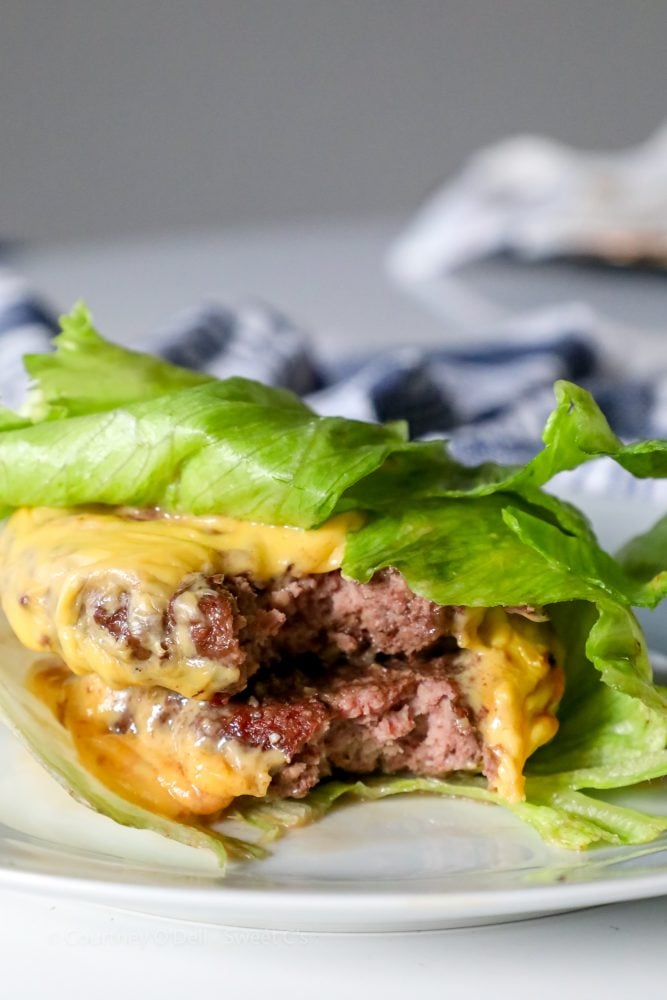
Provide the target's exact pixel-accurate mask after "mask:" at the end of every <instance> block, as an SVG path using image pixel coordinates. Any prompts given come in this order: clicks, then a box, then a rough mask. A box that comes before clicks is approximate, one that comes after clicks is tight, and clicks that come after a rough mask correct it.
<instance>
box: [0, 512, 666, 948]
mask: <svg viewBox="0 0 667 1000" xmlns="http://www.w3.org/2000/svg"><path fill="white" fill-rule="evenodd" d="M587 506H588V507H589V509H590V511H591V512H592V513H593V514H594V516H595V520H596V522H597V523H598V524H599V525H600V527H601V529H602V534H603V535H604V536H605V540H606V541H607V542H608V543H610V544H613V543H615V542H617V541H619V540H620V539H621V538H622V536H623V535H627V534H629V533H631V532H633V531H635V530H641V528H642V527H643V526H644V525H646V524H647V523H650V521H651V520H652V518H653V517H654V516H655V515H656V512H655V511H650V510H647V508H646V505H643V506H642V508H641V509H638V508H636V507H633V505H632V504H630V503H627V502H626V503H624V504H623V505H619V504H614V505H611V504H609V503H607V504H605V503H594V504H591V503H588V504H587ZM650 633H651V638H652V641H653V643H654V644H656V642H657V644H658V648H659V649H663V650H667V616H666V615H664V614H661V613H658V614H657V615H656V616H654V617H653V620H652V622H651V626H650ZM0 759H1V760H2V769H1V773H0V884H2V885H6V886H13V887H15V888H19V887H20V888H23V889H26V890H29V891H33V892H39V893H49V894H52V895H55V896H56V897H60V898H64V897H67V898H69V899H73V898H79V899H86V900H89V901H92V902H95V903H99V904H105V905H111V906H117V907H123V908H126V909H132V910H137V911H141V912H145V913H152V914H159V915H162V916H170V917H176V918H179V919H184V920H194V921H203V922H212V923H216V924H224V925H235V926H242V927H253V928H267V929H286V930H301V931H308V930H310V931H323V930H324V931H405V930H423V929H434V928H444V927H462V926H467V925H474V924H483V923H490V922H495V921H502V920H513V919H519V918H521V917H528V916H537V915H541V914H546V913H555V912H559V911H563V910H570V909H575V908H578V907H583V906H594V905H598V904H602V903H610V902H617V901H622V900H630V899H637V898H640V897H647V896H655V895H660V894H663V893H667V837H666V838H663V839H662V840H661V841H659V842H656V843H654V844H650V845H646V846H644V847H639V848H610V849H604V850H598V851H592V852H588V853H581V854H579V853H574V852H568V851H562V850H555V849H553V848H549V847H547V846H546V845H544V844H543V843H542V842H541V841H540V839H539V837H538V836H537V835H536V834H535V833H534V832H533V831H532V830H531V829H529V828H527V827H526V826H524V825H523V824H522V823H520V822H519V821H518V820H517V819H515V818H514V817H513V816H512V815H511V814H509V813H506V812H505V811H504V810H502V809H498V808H495V807H493V806H486V805H483V804H478V803H471V802H466V801H463V800H460V801H455V800H446V799H440V798H437V797H433V798H429V797H416V796H412V797H403V798H396V799H387V800H384V801H382V802H376V803H364V804H356V805H351V806H346V807H343V808H341V809H339V810H337V811H335V812H333V813H331V814H330V815H329V816H328V817H326V818H325V819H324V820H322V821H320V822H319V823H317V824H315V825H313V826H311V827H309V828H306V829H303V830H298V831H293V832H292V833H290V834H289V835H288V836H287V837H285V839H283V840H282V841H280V842H279V843H277V844H276V845H274V849H273V854H272V856H271V857H270V858H269V859H268V860H266V861H262V862H257V861H255V862H250V863H245V864H235V865H232V866H230V870H229V872H228V874H227V876H226V878H225V879H221V878H220V875H219V872H218V870H217V869H216V867H215V863H214V861H213V860H212V858H211V857H210V856H209V854H208V852H205V851H195V850H192V849H190V848H186V847H183V846H181V845H178V844H174V843H170V842H168V841H165V840H163V839H162V838H160V837H158V836H157V835H155V834H152V833H148V832H145V831H136V830H128V829H124V828H122V827H119V826H117V825H116V824H114V823H113V822H112V821H111V820H108V819H106V818H105V817H103V816H99V815H96V814H94V813H92V812H90V811H89V810H87V809H85V808H84V807H83V806H80V805H78V804H77V803H75V802H74V801H72V800H71V799H70V798H69V796H68V795H67V794H66V793H65V792H64V791H63V790H62V789H61V788H60V787H59V786H57V785H56V784H55V783H54V782H53V781H52V780H51V779H50V778H48V777H47V776H46V775H45V774H44V773H43V772H42V770H41V769H40V768H39V767H38V766H37V765H36V764H35V763H34V762H33V761H32V760H31V759H30V758H29V756H28V755H27V753H26V751H25V750H24V749H23V748H22V747H21V746H20V745H19V744H18V743H17V742H16V740H15V739H14V737H12V736H11V735H10V734H9V733H8V732H6V731H5V730H2V729H0ZM622 800H623V802H624V803H630V804H636V805H637V806H638V807H640V808H642V807H643V808H647V809H650V810H652V811H655V812H666V813H667V782H654V783H653V784H652V785H651V786H650V788H645V789H637V790H634V791H633V792H631V793H627V794H625V795H624V796H623V799H622Z"/></svg>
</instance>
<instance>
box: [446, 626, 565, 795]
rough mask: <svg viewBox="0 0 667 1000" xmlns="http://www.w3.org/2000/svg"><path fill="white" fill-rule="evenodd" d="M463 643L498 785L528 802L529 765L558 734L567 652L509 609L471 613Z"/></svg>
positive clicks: (545, 629) (468, 690) (469, 694)
mask: <svg viewBox="0 0 667 1000" xmlns="http://www.w3.org/2000/svg"><path fill="white" fill-rule="evenodd" d="M456 638H457V641H458V644H459V646H460V647H461V648H462V649H467V650H470V651H471V652H473V653H474V654H476V655H475V657H474V659H469V660H468V661H467V666H466V667H465V668H464V670H463V672H462V673H461V675H460V676H459V677H457V681H458V683H459V684H460V686H461V689H462V691H463V693H464V694H465V696H466V698H467V701H468V703H469V705H470V707H471V709H472V711H473V712H474V713H475V716H476V718H477V725H478V728H479V731H480V733H481V734H482V737H483V739H484V743H485V744H486V746H487V747H488V748H489V749H490V750H491V752H492V753H493V755H494V757H495V759H496V763H497V770H496V776H495V780H492V781H491V782H490V784H491V785H492V787H493V788H494V790H495V791H497V792H498V794H499V795H502V797H503V798H504V799H507V801H508V802H520V801H521V800H522V799H523V798H524V789H525V778H524V775H523V769H524V767H525V764H526V761H527V760H528V758H529V757H530V755H531V754H532V753H534V751H535V750H537V748H538V747H540V746H543V745H544V744H545V743H548V742H549V740H551V739H553V737H554V736H555V735H556V732H557V731H558V719H557V718H556V716H555V714H554V713H555V712H556V709H557V708H558V703H559V702H560V699H561V697H562V695H563V689H564V675H563V670H562V653H561V650H560V647H559V644H558V642H557V640H556V637H555V636H554V634H553V630H552V628H551V626H550V625H549V624H548V622H534V621H528V620H527V619H525V618H522V617H521V616H520V615H517V614H508V613H507V612H506V611H504V610H503V608H468V609H466V610H465V612H464V615H463V616H462V627H461V628H460V631H459V632H458V634H457V636H456Z"/></svg>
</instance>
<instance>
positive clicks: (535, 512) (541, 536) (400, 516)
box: [343, 493, 645, 607]
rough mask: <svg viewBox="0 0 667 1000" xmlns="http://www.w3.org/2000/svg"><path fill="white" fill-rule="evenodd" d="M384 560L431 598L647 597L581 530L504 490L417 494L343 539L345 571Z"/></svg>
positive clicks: (366, 571)
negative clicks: (420, 497)
mask: <svg viewBox="0 0 667 1000" xmlns="http://www.w3.org/2000/svg"><path fill="white" fill-rule="evenodd" d="M540 514H541V515H542V516H540ZM389 566H393V567H394V568H396V569H398V570H400V572H401V573H402V574H403V576H404V577H405V579H406V580H407V582H408V584H409V585H410V587H411V588H412V589H413V590H414V591H415V592H416V593H418V594H421V595H422V596H423V597H427V598H428V599H429V600H432V601H436V602H437V603H438V604H465V605H472V606H477V607H489V606H492V605H497V604H507V605H512V604H521V603H529V604H552V603H556V602H560V601H572V600H576V599H582V600H592V601H596V600H599V599H601V598H602V597H603V596H604V595H609V596H611V597H613V598H614V599H616V600H617V601H619V602H621V603H628V604H631V603H636V602H638V601H641V600H642V599H643V598H644V596H645V593H644V587H643V586H641V585H638V584H637V583H636V582H635V581H633V580H632V579H631V578H630V577H628V576H627V575H626V574H625V573H624V572H623V570H622V569H621V567H620V566H619V565H618V564H617V563H616V562H615V561H614V560H613V559H612V557H611V556H609V555H607V554H606V553H605V552H603V550H602V549H600V548H599V546H598V545H597V543H596V542H594V541H593V540H592V539H591V538H590V537H589V536H588V535H587V534H586V535H574V534H571V533H569V532H568V531H566V530H564V529H563V528H562V527H561V526H560V525H558V524H554V523H552V522H551V521H549V520H546V519H545V518H544V512H543V511H542V512H541V511H540V509H539V508H536V507H534V505H533V504H532V503H531V501H529V500H526V499H523V498H520V497H519V496H512V495H510V496H507V495H506V494H503V493H496V494H493V495H490V496H485V497H475V498H470V499H458V500H445V501H442V500H424V501H423V502H422V503H421V504H419V506H406V507H404V508H403V509H401V510H400V511H399V512H397V513H396V514H377V515H375V516H373V517H370V518H369V520H368V521H367V522H366V524H364V525H363V526H362V527H361V528H360V529H359V530H358V531H355V532H354V533H353V534H351V535H350V536H349V538H348V542H347V546H346V549H345V557H344V561H343V572H344V573H345V574H346V575H347V576H350V577H352V578H353V579H355V580H359V581H362V582H367V581H368V580H370V578H371V577H372V576H373V574H374V573H376V572H377V571H378V570H380V569H383V568H385V567H389Z"/></svg>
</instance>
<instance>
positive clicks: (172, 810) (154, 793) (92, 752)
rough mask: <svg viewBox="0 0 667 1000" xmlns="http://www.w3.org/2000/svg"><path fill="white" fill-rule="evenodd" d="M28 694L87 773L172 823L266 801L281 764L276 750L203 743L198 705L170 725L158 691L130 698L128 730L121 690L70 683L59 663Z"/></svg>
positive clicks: (87, 680) (93, 682)
mask: <svg viewBox="0 0 667 1000" xmlns="http://www.w3.org/2000/svg"><path fill="white" fill-rule="evenodd" d="M28 688H29V689H30V690H31V691H32V693H33V694H35V695H36V696H37V697H38V698H39V699H40V700H41V701H43V702H44V703H45V704H46V705H47V706H48V707H49V708H50V709H51V711H52V712H53V713H54V715H55V716H56V717H57V718H58V720H59V721H60V722H61V723H62V725H63V726H65V728H66V729H67V730H68V732H69V733H70V735H71V737H72V741H73V743H74V746H75V748H76V751H77V754H78V757H79V760H80V761H81V763H82V765H83V766H84V767H85V768H86V770H87V771H89V772H90V773H91V774H93V775H95V777H96V778H98V779H99V780H100V781H101V782H102V783H103V784H104V785H106V786H107V787H108V788H111V789H112V791H114V792H116V793H117V794H118V795H120V796H122V797H123V798H124V799H127V800H128V801H130V802H134V803H135V804H136V805H140V806H143V808H145V809H149V810H151V811H152V812H156V813H159V814H160V815H162V816H167V817H169V818H171V819H180V820H194V819H196V817H197V816H211V815H214V814H216V813H218V812H220V810H222V809H225V808H226V807H227V806H228V805H229V804H230V803H231V802H232V801H233V800H234V799H235V798H237V797H238V796H239V795H253V796H262V795H265V794H266V791H267V789H268V787H269V783H270V781H271V776H272V774H273V772H274V771H275V770H277V769H278V768H279V767H281V766H282V765H283V764H284V763H285V757H284V755H283V754H282V753H281V752H280V751H279V750H274V749H272V750H262V749H260V748H259V747H250V746H245V745H244V744H242V743H239V742H238V740H233V739H227V740H223V741H220V742H218V743H217V744H215V745H213V746H210V745H207V744H206V742H205V741H203V740H202V739H201V737H200V736H199V735H198V730H197V728H196V726H195V725H194V716H195V715H196V712H197V711H198V709H199V707H200V706H199V705H198V703H197V702H190V703H186V704H185V706H184V707H182V708H181V709H180V711H179V713H178V715H177V717H176V719H170V718H169V717H168V714H167V717H165V713H164V711H163V708H164V702H163V698H164V695H165V693H166V692H164V691H157V690H156V689H153V690H146V691H142V692H141V694H140V696H139V697H136V696H135V697H134V698H133V700H132V720H131V724H128V721H127V720H126V719H124V712H123V692H119V691H115V690H113V689H112V688H109V687H107V686H106V685H105V684H104V683H103V682H102V681H101V680H100V678H99V677H96V676H95V675H94V674H91V675H89V676H87V677H76V676H74V675H73V674H72V673H70V671H69V670H68V669H67V668H66V667H65V666H64V664H62V663H59V662H58V661H53V662H46V663H42V664H40V663H38V664H36V666H35V668H34V669H33V671H32V672H31V674H30V676H29V678H28Z"/></svg>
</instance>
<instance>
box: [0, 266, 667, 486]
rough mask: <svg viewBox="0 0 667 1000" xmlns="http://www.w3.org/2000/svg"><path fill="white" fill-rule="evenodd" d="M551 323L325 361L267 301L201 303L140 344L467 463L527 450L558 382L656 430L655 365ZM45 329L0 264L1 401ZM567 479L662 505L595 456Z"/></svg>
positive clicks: (49, 318)
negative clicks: (614, 356)
mask: <svg viewBox="0 0 667 1000" xmlns="http://www.w3.org/2000/svg"><path fill="white" fill-rule="evenodd" d="M538 319H539V317H538ZM557 320H558V316H552V317H551V318H550V323H549V325H548V335H547V336H545V334H544V329H545V327H544V323H541V324H540V323H539V322H536V328H535V336H534V337H532V338H531V337H527V336H526V333H527V331H526V328H525V322H524V325H523V328H522V331H521V339H520V340H517V341H516V342H512V339H511V336H510V334H509V333H508V332H507V329H506V328H505V329H504V330H503V337H504V339H503V340H502V341H501V340H500V339H499V335H498V331H492V330H490V331H489V340H488V341H487V342H484V343H481V342H480V343H479V344H477V345H473V346H469V347H467V348H465V349H460V348H456V349H454V348H435V349H433V348H425V349H419V348H416V347H405V348H399V349H392V350H387V351H385V352H381V353H376V354H373V355H372V356H368V357H365V358H363V357H361V358H359V357H357V358H354V359H353V358H348V359H344V360H343V361H341V362H339V363H337V364H336V365H335V366H332V365H325V364H324V362H323V361H322V360H321V359H319V358H318V357H317V356H316V354H315V353H314V351H313V349H312V345H311V343H310V341H309V338H308V336H307V335H306V334H305V333H304V332H303V331H302V330H300V329H299V328H298V327H296V326H295V325H294V324H293V323H292V322H290V320H289V319H287V318H286V317H285V316H283V315H281V314H280V313H279V312H277V311H276V310H275V309H273V308H271V307H270V306H267V305H264V304H261V303H249V304H244V305H241V306H239V307H236V308H230V307H225V306H218V305H208V306H205V307H201V308H198V309H194V310H192V311H190V312H187V313H183V314H182V315H181V316H179V317H177V318H176V319H175V320H174V321H173V322H172V323H170V324H169V325H167V326H165V327H164V328H163V329H161V330H159V331H157V332H156V333H155V335H154V336H153V337H151V338H150V340H149V343H150V345H151V349H152V350H153V351H154V352H155V353H159V354H160V355H161V356H162V357H164V358H166V359H168V360H169V361H172V362H174V363H176V364H179V365H184V366H185V367H188V368H192V369H197V370H200V371H204V372H207V373H210V374H211V375H214V376H216V377H220V378H224V377H226V376H228V375H233V374H234V375H243V376H245V377H248V378H254V379H258V380H259V381H262V382H266V383H269V384H271V385H278V386H283V387H286V388H288V389H291V390H293V391H294V392H296V393H297V394H299V395H300V396H302V397H304V398H305V400H306V401H307V402H308V403H309V404H310V405H311V406H312V407H313V408H314V409H315V410H316V411H317V412H318V413H321V414H327V415H334V414H335V415H342V416H348V417H353V418H355V419H363V420H378V421H390V420H397V419H404V420H407V421H408V424H409V426H410V432H411V435H412V436H413V437H420V438H424V437H426V438H428V437H436V436H443V435H444V436H445V437H447V438H448V439H449V441H450V445H451V450H452V452H453V454H454V455H455V456H456V457H457V458H458V459H459V460H461V461H463V462H465V463H469V464H476V463H478V462H482V461H487V460H495V461H500V462H508V463H515V462H516V463H522V462H525V461H527V460H528V459H529V458H530V457H531V456H532V455H534V454H535V452H536V451H537V450H538V449H539V448H540V444H541V443H540V433H541V431H542V428H543V426H544V422H545V419H546V416H547V415H548V413H549V411H550V410H551V409H552V407H553V402H554V400H553V392H552V384H553V382H554V381H555V380H556V379H558V378H566V379H571V380H573V381H576V382H578V383H579V384H581V385H584V386H586V387H588V388H590V389H591V390H592V391H593V392H594V394H595V396H596V398H597V400H598V402H599V403H600V405H601V406H602V408H603V409H604V411H605V413H606V414H607V417H608V418H609V420H610V423H611V424H612V426H613V428H614V429H615V430H616V432H617V433H618V434H619V435H620V436H621V437H623V438H624V439H627V440H628V441H631V440H634V439H637V438H651V437H667V372H663V373H662V374H661V375H660V376H659V377H653V378H648V377H628V376H627V375H624V374H622V373H619V372H614V371H613V370H610V369H609V367H608V361H607V360H605V362H604V364H603V362H602V359H601V356H600V352H599V350H598V348H597V347H596V346H595V339H594V338H592V337H591V336H590V334H591V331H590V329H587V328H586V326H585V324H582V325H581V328H573V327H572V322H571V321H572V316H571V315H569V314H563V324H562V327H561V328H560V329H559V325H558V322H557ZM566 320H567V323H566V322H565V321H566ZM55 331H56V323H55V319H54V317H53V315H52V314H51V313H50V312H49V310H48V309H47V308H45V307H44V306H43V305H41V304H40V303H39V302H38V301H37V300H36V299H35V298H34V297H33V296H32V295H31V294H30V292H29V290H28V288H27V287H26V286H25V284H23V283H22V282H21V281H20V280H19V279H17V278H16V277H14V276H12V275H9V274H6V273H5V274H3V273H2V272H0V373H1V374H0V393H1V395H2V400H3V402H4V403H5V404H6V405H9V406H17V405H20V402H21V398H22V396H23V394H24V392H25V388H26V383H25V379H24V377H23V375H22V374H21V368H20V357H21V355H22V354H23V353H25V352H27V351H31V352H36V351H44V350H49V349H50V347H51V340H52V337H53V335H54V333H55ZM492 335H493V336H492ZM568 475H570V476H571V477H574V479H573V483H574V486H575V487H576V489H583V490H593V491H595V492H603V493H610V495H619V494H627V493H629V492H634V493H635V494H636V493H639V494H640V495H641V496H643V497H646V498H649V499H656V498H659V499H661V500H662V499H664V500H665V501H666V502H667V483H657V484H656V483H652V482H649V481H645V482H639V483H637V482H635V481H634V480H632V478H631V477H630V476H628V475H627V474H626V473H624V472H622V471H621V470H619V469H618V468H617V466H615V464H614V463H612V462H610V461H607V460H602V461H598V462H593V463H590V464H589V465H588V466H585V467H583V468H582V469H580V470H577V471H576V472H574V473H572V474H568Z"/></svg>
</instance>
